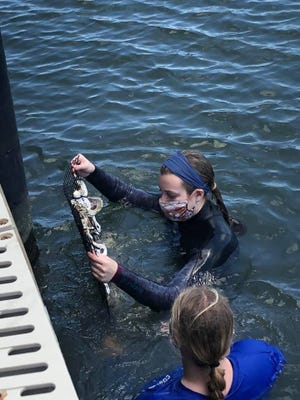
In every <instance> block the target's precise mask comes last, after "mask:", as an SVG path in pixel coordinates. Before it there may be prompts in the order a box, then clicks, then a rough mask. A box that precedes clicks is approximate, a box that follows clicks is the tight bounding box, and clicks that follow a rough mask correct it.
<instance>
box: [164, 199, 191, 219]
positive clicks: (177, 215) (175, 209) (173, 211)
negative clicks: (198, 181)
mask: <svg viewBox="0 0 300 400" xmlns="http://www.w3.org/2000/svg"><path fill="white" fill-rule="evenodd" d="M159 204H160V208H161V209H162V211H163V213H164V214H165V216H166V217H167V218H169V219H170V220H171V221H174V222H179V221H186V220H187V219H190V218H191V217H192V216H193V215H194V210H195V207H193V208H192V209H191V210H189V209H188V204H189V202H188V201H168V202H166V203H164V202H162V201H159Z"/></svg>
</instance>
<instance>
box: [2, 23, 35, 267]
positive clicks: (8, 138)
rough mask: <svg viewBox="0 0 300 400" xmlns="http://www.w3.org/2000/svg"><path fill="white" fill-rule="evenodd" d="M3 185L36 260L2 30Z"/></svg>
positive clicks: (30, 252) (11, 208)
mask: <svg viewBox="0 0 300 400" xmlns="http://www.w3.org/2000/svg"><path fill="white" fill-rule="evenodd" d="M0 184H1V186H2V189H3V192H4V194H5V197H6V200H7V202H8V205H9V207H10V210H11V212H12V215H13V217H14V220H15V222H16V225H17V228H18V231H19V234H20V236H21V238H22V241H23V244H24V247H25V249H26V252H27V255H28V258H29V259H30V261H31V262H34V261H35V260H36V257H37V255H38V250H37V246H36V242H35V238H34V235H33V229H32V220H31V213H30V204H29V198H28V191H27V185H26V180H25V171H24V166H23V159H22V155H21V148H20V143H19V137H18V131H17V124H16V118H15V112H14V107H13V101H12V97H11V91H10V85H9V79H8V74H7V66H6V59H5V53H4V47H3V41H2V35H1V31H0Z"/></svg>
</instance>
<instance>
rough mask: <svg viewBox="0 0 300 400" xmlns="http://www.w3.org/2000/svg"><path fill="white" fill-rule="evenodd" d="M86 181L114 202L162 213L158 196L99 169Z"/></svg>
mask: <svg viewBox="0 0 300 400" xmlns="http://www.w3.org/2000/svg"><path fill="white" fill-rule="evenodd" d="M86 179H87V181H88V182H90V183H91V184H92V185H93V186H95V188H96V189H97V190H99V191H100V192H101V193H102V194H103V195H104V196H105V197H107V199H108V200H110V201H112V202H118V201H122V202H123V203H125V204H129V205H131V206H134V207H140V208H144V209H146V210H155V211H160V207H159V202H158V199H159V196H158V195H154V194H151V193H148V192H146V191H143V190H140V189H137V188H135V187H133V186H131V185H128V184H126V183H125V182H123V181H121V180H120V179H118V178H116V177H114V176H112V175H110V174H108V173H106V172H104V171H103V170H102V169H100V168H98V167H96V168H95V171H94V172H93V173H91V174H90V175H89V176H88V177H87V178H86Z"/></svg>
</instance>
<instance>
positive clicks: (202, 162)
mask: <svg viewBox="0 0 300 400" xmlns="http://www.w3.org/2000/svg"><path fill="white" fill-rule="evenodd" d="M182 154H183V155H184V156H185V158H186V159H187V160H188V162H189V163H190V165H191V166H192V167H193V168H194V169H195V170H196V171H197V172H198V174H199V175H200V176H201V178H202V179H203V181H204V183H206V185H207V186H208V187H209V189H210V191H211V194H212V197H213V198H214V199H215V201H216V203H217V206H218V207H219V209H220V210H221V212H222V215H223V217H224V219H225V221H226V222H227V223H228V225H230V226H231V227H232V228H233V229H234V231H235V232H236V233H244V231H245V227H244V226H243V225H242V224H241V223H240V221H239V220H238V219H236V218H231V217H230V215H229V212H228V210H227V208H226V206H225V204H224V201H223V198H222V195H221V192H220V190H219V188H218V186H217V184H216V182H215V173H214V170H213V167H212V165H211V163H210V162H209V160H208V159H207V158H206V157H205V156H204V155H203V154H202V153H200V152H199V151H196V150H184V151H183V152H182ZM160 173H161V175H165V174H169V173H172V171H170V170H169V168H168V167H166V166H164V165H163V166H162V167H161V169H160ZM183 184H184V186H185V188H186V191H187V193H188V194H191V193H192V192H193V191H194V190H195V187H192V186H191V185H189V184H188V183H186V182H183Z"/></svg>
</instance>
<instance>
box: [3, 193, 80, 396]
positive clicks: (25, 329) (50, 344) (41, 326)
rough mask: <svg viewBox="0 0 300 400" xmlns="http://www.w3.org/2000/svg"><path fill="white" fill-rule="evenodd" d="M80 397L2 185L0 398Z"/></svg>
mask: <svg viewBox="0 0 300 400" xmlns="http://www.w3.org/2000/svg"><path fill="white" fill-rule="evenodd" d="M2 399H5V400H21V399H22V400H48V399H49V400H54V399H55V400H75V399H76V400H78V396H77V394H76V392H75V389H74V386H73V383H72V381H71V378H70V375H69V372H68V370H67V367H66V364H65V361H64V358H63V356H62V353H61V350H60V347H59V344H58V341H57V338H56V335H55V333H54V331H53V328H52V325H51V322H50V319H49V315H48V312H47V310H46V307H45V306H44V303H43V301H42V298H41V295H40V292H39V289H38V286H37V284H36V281H35V278H34V275H33V272H32V269H31V265H30V262H29V260H28V257H27V255H26V252H25V250H24V247H23V243H22V241H21V238H20V236H19V232H18V230H17V227H16V225H15V222H14V219H13V217H12V215H11V212H10V209H9V207H8V205H7V202H6V199H5V196H4V193H3V190H2V188H1V186H0V400H2Z"/></svg>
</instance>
